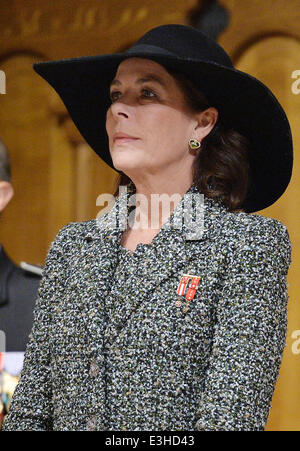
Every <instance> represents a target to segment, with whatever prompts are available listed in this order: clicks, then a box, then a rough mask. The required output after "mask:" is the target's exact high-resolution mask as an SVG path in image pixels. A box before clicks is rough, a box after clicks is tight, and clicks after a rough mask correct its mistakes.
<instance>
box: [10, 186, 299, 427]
mask: <svg viewBox="0 0 300 451" xmlns="http://www.w3.org/2000/svg"><path fill="white" fill-rule="evenodd" d="M132 192H133V191H132V190H129V192H127V193H126V192H125V193H123V194H122V195H121V196H120V197H119V198H117V200H116V202H115V204H114V205H113V207H112V209H111V210H110V211H109V212H106V213H105V214H104V215H102V216H101V217H99V218H98V219H95V220H89V221H85V222H71V223H69V224H67V225H66V226H64V227H63V228H62V229H61V230H60V231H59V232H58V234H57V236H56V237H55V239H54V241H53V242H52V243H51V247H50V250H49V253H48V255H47V259H46V264H45V267H44V271H43V277H42V280H41V284H40V288H39V295H38V299H37V305H36V309H35V321H34V326H33V330H32V333H31V335H30V341H29V344H28V347H27V350H26V354H25V363H24V367H23V372H22V375H21V379H20V381H19V384H18V386H17V388H16V391H15V394H14V397H13V400H12V405H11V408H10V411H9V414H8V416H7V419H6V421H5V423H4V428H3V430H4V431H11V430H35V431H40V430H56V431H57V430H64V431H78V430H79V431H80V430H125V431H126V430H133V431H134V430H140V431H141V430H144V431H148V430H153V431H158V430H160V431H162V430H169V431H179V430H191V431H197V430H199V431H221V430H225V431H244V430H251V431H253V430H264V428H265V424H266V421H267V418H268V414H269V410H270V403H271V399H272V395H273V391H274V386H275V383H276V380H277V377H278V372H279V368H280V364H281V359H282V353H283V350H284V347H285V338H286V326H287V301H288V291H287V281H286V276H287V273H288V269H289V266H290V263H291V242H290V239H289V234H288V231H287V228H286V227H285V226H284V225H283V224H282V223H281V222H280V221H278V220H276V219H273V218H268V217H264V216H261V215H258V214H249V213H244V212H230V211H229V210H228V208H227V207H226V206H225V205H224V204H223V203H222V202H221V201H220V200H219V199H211V198H207V197H206V196H205V197H204V231H203V233H202V236H201V237H200V238H199V237H198V239H189V237H188V234H187V233H186V232H187V230H188V226H184V227H183V228H182V229H180V230H179V229H178V228H175V227H172V226H171V227H170V228H167V227H166V224H172V220H173V219H174V214H175V212H178V211H179V209H180V208H181V206H182V205H183V202H185V199H186V197H187V193H195V192H196V193H199V192H198V189H197V188H196V187H195V186H194V185H192V186H191V188H190V189H189V191H188V192H187V193H186V194H185V195H184V196H183V198H182V200H181V202H180V203H179V204H178V206H177V207H176V209H175V210H174V211H173V213H172V214H171V216H170V218H169V220H168V221H167V223H166V224H165V225H164V226H163V227H162V229H161V230H160V232H159V233H158V234H157V235H156V236H155V238H154V240H153V242H152V243H151V244H150V245H143V244H141V245H138V247H137V249H136V252H135V253H134V254H133V255H132V256H129V253H128V255H127V256H125V258H127V259H128V260H127V262H128V265H129V270H128V271H127V272H126V271H125V272H122V271H119V272H118V271H117V269H118V256H119V253H120V239H121V235H122V232H123V230H120V229H119V228H113V227H112V223H113V221H112V218H113V215H114V213H116V211H119V210H118V209H119V207H120V205H121V204H120V202H121V199H123V200H124V198H125V199H126V197H124V196H126V195H130V194H131V193H132ZM175 216H176V215H175ZM104 225H105V226H104ZM123 252H124V248H123ZM186 273H188V274H192V275H199V276H201V280H200V283H199V285H198V290H197V292H196V295H195V297H194V299H193V300H192V301H191V302H190V305H189V309H188V310H185V309H184V308H185V304H186V303H185V298H184V297H182V300H183V302H182V305H180V302H179V303H178V302H177V303H176V301H177V300H178V295H177V294H176V291H177V287H178V284H179V282H180V279H181V277H182V275H183V274H186Z"/></svg>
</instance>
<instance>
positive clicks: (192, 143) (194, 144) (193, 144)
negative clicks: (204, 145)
mask: <svg viewBox="0 0 300 451" xmlns="http://www.w3.org/2000/svg"><path fill="white" fill-rule="evenodd" d="M189 146H190V148H191V149H199V147H201V142H200V141H198V139H194V138H191V139H190V140H189Z"/></svg>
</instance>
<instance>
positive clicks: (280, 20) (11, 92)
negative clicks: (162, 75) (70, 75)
mask: <svg viewBox="0 0 300 451" xmlns="http://www.w3.org/2000/svg"><path fill="white" fill-rule="evenodd" d="M166 23H180V24H186V25H191V26H194V27H196V28H199V29H200V30H202V31H203V32H205V33H207V34H208V35H210V36H211V37H213V38H214V39H216V40H217V41H218V42H219V43H220V44H221V45H222V46H223V47H224V49H225V50H226V51H227V52H228V53H229V55H230V56H231V59H232V61H233V63H234V65H235V66H236V67H237V69H240V70H242V71H245V72H248V73H250V74H251V75H253V76H255V77H257V78H258V79H260V80H261V81H262V82H264V83H265V84H266V85H267V86H268V87H269V88H270V89H271V90H272V91H273V92H274V93H275V95H276V96H277V98H278V99H279V101H280V103H281V104H282V106H283V108H284V109H285V111H286V113H287V116H288V118H289V121H290V124H291V128H292V135H293V140H294V155H295V157H294V158H295V160H294V170H293V177H292V181H291V183H290V185H289V187H288V188H287V190H286V192H285V193H284V195H283V196H282V197H281V198H280V199H279V200H278V201H277V202H276V203H275V204H274V205H272V206H271V207H269V208H267V209H265V210H263V211H261V212H257V213H258V214H262V215H265V216H269V217H273V218H276V219H279V220H280V221H282V222H283V223H284V224H285V225H286V226H287V228H288V230H289V234H290V239H291V241H292V246H293V250H292V265H291V267H290V271H289V275H288V284H289V297H290V301H289V328H288V334H287V346H286V349H285V353H284V358H283V364H282V368H281V371H280V376H279V379H278V383H277V386H276V390H275V395H274V398H273V402H272V409H271V413H270V417H269V421H268V425H267V430H269V431H287V430H290V431H297V430H298V431H299V430H300V408H299V406H300V303H299V297H300V282H299V279H298V268H299V267H300V233H299V229H298V227H299V224H300V208H299V205H300V196H299V192H300V161H299V150H300V149H299V146H300V122H299V118H300V58H299V56H300V27H299V23H300V1H299V0H259V1H257V0H243V1H238V0H219V1H216V0H202V1H201V0H172V1H171V0H159V1H157V0H126V1H123V0H101V1H100V0H63V1H62V0H51V1H50V0H43V1H42V2H41V1H38V0H26V1H25V0H0V43H1V46H0V70H1V71H3V72H2V73H1V74H2V75H1V77H0V84H1V86H0V106H1V108H0V138H1V139H2V140H3V142H4V143H5V146H6V148H7V150H8V152H9V155H10V160H11V170H12V174H11V184H12V186H13V190H14V196H13V198H12V199H11V201H10V202H9V204H8V205H7V206H6V208H5V211H4V210H3V211H1V213H0V215H1V216H0V238H1V243H3V245H4V246H5V249H6V251H7V253H8V254H9V256H10V257H11V259H12V260H13V261H14V262H16V264H19V263H20V262H21V261H23V260H25V261H28V262H31V263H35V264H37V265H43V264H44V261H45V257H46V255H47V252H48V249H49V245H50V243H51V241H52V240H53V239H54V237H55V235H56V234H57V232H58V230H59V229H60V228H61V227H63V226H64V225H65V224H67V223H68V222H71V221H85V220H89V219H93V218H95V217H96V215H97V214H98V213H99V211H100V207H99V206H97V203H96V202H97V197H98V196H99V195H100V194H101V193H103V192H111V193H112V192H113V190H114V186H115V181H116V176H117V172H115V171H113V170H112V169H111V168H110V167H109V166H107V165H106V164H105V163H104V162H102V161H101V160H100V159H99V158H98V157H97V155H96V154H95V153H94V152H93V150H92V149H91V148H90V147H89V146H88V145H87V144H85V142H84V141H83V139H82V137H81V135H80V134H79V132H78V131H77V129H76V128H75V125H74V124H73V122H72V121H71V119H70V118H69V116H68V113H67V111H66V109H65V107H64V105H63V103H62V102H61V100H60V99H59V97H58V95H57V94H56V93H55V91H54V90H52V89H51V87H50V86H49V85H48V84H47V83H46V82H45V81H44V80H42V78H41V77H39V76H38V75H37V74H36V72H34V70H33V68H32V65H33V63H35V62H37V61H44V60H45V61H46V60H55V59H62V58H71V57H79V56H83V55H95V54H102V53H113V52H117V51H123V50H125V49H126V48H127V47H129V46H130V45H131V44H132V43H133V42H135V41H136V40H137V39H138V38H139V37H140V36H141V35H142V34H144V33H145V32H146V31H147V30H149V29H151V28H153V27H154V26H158V25H162V24H166ZM3 73H4V74H5V77H4V76H3ZM4 85H5V86H4ZM4 87H5V89H4ZM269 120H270V121H272V118H271V117H270V118H269ZM0 317H1V308H0ZM0 363H1V358H0ZM19 366H20V364H19ZM0 370H1V365H0ZM12 376H13V377H15V375H12ZM14 381H15V379H14ZM12 386H14V384H13V383H11V385H10V391H12V388H11V387H12Z"/></svg>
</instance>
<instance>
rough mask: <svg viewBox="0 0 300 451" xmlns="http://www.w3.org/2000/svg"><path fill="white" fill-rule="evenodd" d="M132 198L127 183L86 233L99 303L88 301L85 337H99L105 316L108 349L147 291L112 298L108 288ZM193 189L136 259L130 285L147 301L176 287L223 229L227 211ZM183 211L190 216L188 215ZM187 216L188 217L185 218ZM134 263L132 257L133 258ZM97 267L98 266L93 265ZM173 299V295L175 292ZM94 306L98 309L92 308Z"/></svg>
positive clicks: (142, 293) (219, 202) (220, 203)
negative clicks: (169, 282)
mask: <svg viewBox="0 0 300 451" xmlns="http://www.w3.org/2000/svg"><path fill="white" fill-rule="evenodd" d="M132 194H134V186H133V184H130V185H129V187H128V190H127V191H125V192H123V193H122V194H121V195H120V196H119V198H118V199H117V200H116V202H115V203H114V205H113V207H112V209H111V210H110V211H109V212H108V213H106V214H105V215H103V216H102V217H100V218H98V219H96V220H95V221H94V223H93V225H94V228H93V229H92V230H91V231H89V232H88V234H87V235H88V237H89V239H90V241H91V242H93V246H92V251H90V254H89V255H90V257H91V258H92V260H93V263H94V264H93V268H98V269H96V273H94V277H95V280H94V282H95V286H96V287H99V288H98V289H99V292H98V293H97V299H94V300H93V302H90V305H89V307H88V310H89V311H88V315H89V318H90V319H91V321H90V324H89V332H90V334H92V335H94V334H95V333H99V326H100V325H102V326H103V313H104V314H105V315H106V321H105V323H106V324H105V338H106V342H109V343H110V344H112V343H113V342H114V340H115V338H116V337H117V335H118V334H119V333H120V331H121V330H122V328H123V327H124V326H125V325H126V323H127V322H128V320H129V318H130V316H131V314H132V313H133V312H134V311H135V310H136V309H137V308H138V307H139V306H140V305H141V304H142V303H143V302H147V299H145V294H144V291H145V290H137V292H136V294H135V296H134V298H132V299H129V298H128V297H126V296H125V297H124V298H122V299H119V300H118V299H116V298H114V297H113V296H111V294H110V289H111V287H110V285H111V281H112V280H113V276H114V271H115V268H116V265H117V264H118V251H119V246H120V241H121V238H122V234H123V232H124V230H125V227H123V228H121V227H120V225H121V224H123V225H124V222H122V221H125V219H126V218H127V210H126V203H127V202H128V201H129V197H130V196H131V195H132ZM200 194H201V193H200V192H199V190H198V188H197V187H196V186H195V185H192V186H191V187H190V189H189V190H188V191H187V193H186V194H185V195H184V196H183V197H182V199H181V201H180V202H179V203H178V205H177V206H176V208H175V209H174V210H173V212H172V213H171V215H170V217H169V219H168V221H167V222H166V223H165V224H164V225H163V226H162V228H161V230H160V231H159V233H158V234H157V235H156V236H155V237H154V239H153V241H152V246H151V247H150V248H149V249H148V250H149V253H148V254H147V256H146V257H145V258H144V257H143V258H142V259H140V260H139V262H140V264H139V266H138V271H137V272H136V273H135V274H132V275H131V278H132V283H134V284H135V285H136V286H137V287H138V286H140V284H142V285H143V288H144V289H146V291H147V298H149V297H151V294H152V293H153V292H154V290H155V289H157V288H158V287H159V285H160V284H161V283H162V282H163V281H164V280H166V279H168V278H171V277H176V279H177V280H178V283H179V281H180V278H181V276H182V274H184V273H185V272H186V271H187V270H188V268H189V267H190V265H191V264H193V262H197V263H200V262H199V259H201V253H202V252H203V249H204V247H206V246H208V245H209V243H210V242H211V240H212V239H213V236H216V235H217V234H218V233H219V232H220V230H221V223H222V217H223V215H224V212H225V211H227V207H226V206H225V205H224V204H223V203H222V202H221V201H220V200H218V199H211V198H208V197H205V196H204V195H203V194H201V196H199V195H200ZM187 211H188V213H189V214H187ZM185 214H187V216H184V215H185ZM133 258H135V257H133ZM95 263H96V264H95ZM174 294H176V293H174ZM95 301H96V305H95ZM115 302H119V305H118V306H117V308H114V309H112V312H113V313H112V314H111V315H108V311H109V310H110V309H109V307H110V305H111V303H115Z"/></svg>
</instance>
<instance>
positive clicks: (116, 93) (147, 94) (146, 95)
mask: <svg viewBox="0 0 300 451" xmlns="http://www.w3.org/2000/svg"><path fill="white" fill-rule="evenodd" d="M141 93H142V97H144V98H146V99H152V98H153V97H156V94H155V93H154V91H152V90H150V89H146V88H144V89H142V90H141ZM119 94H121V92H120V91H112V92H111V93H110V100H111V101H112V102H115V101H116V100H117V99H118V97H119Z"/></svg>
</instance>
